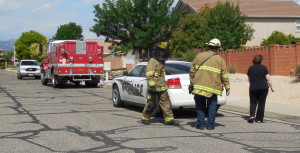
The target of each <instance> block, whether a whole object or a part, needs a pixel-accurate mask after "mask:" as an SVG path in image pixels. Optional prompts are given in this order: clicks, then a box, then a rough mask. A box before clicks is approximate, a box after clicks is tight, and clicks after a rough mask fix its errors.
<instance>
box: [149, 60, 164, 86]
mask: <svg viewBox="0 0 300 153" xmlns="http://www.w3.org/2000/svg"><path fill="white" fill-rule="evenodd" d="M165 75H166V68H165V66H164V65H163V64H162V63H161V62H160V61H158V60H156V59H154V58H151V59H150V60H149V62H148V64H147V70H146V79H147V81H148V89H149V88H150V86H155V88H156V91H166V90H168V88H169V86H168V83H167V82H166V81H165Z"/></svg>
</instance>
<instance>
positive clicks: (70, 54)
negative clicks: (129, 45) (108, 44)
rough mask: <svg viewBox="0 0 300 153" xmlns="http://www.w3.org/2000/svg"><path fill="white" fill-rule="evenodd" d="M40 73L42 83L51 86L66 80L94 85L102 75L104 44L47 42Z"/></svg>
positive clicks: (74, 41)
mask: <svg viewBox="0 0 300 153" xmlns="http://www.w3.org/2000/svg"><path fill="white" fill-rule="evenodd" d="M41 50H42V45H41V46H40V51H41ZM41 73H42V74H41V81H42V84H43V85H47V84H48V82H49V81H50V82H52V87H53V88H57V87H59V86H60V85H63V84H67V83H68V81H69V82H73V83H74V84H75V85H79V83H80V82H81V81H84V82H85V85H86V86H87V87H97V85H98V83H99V81H100V76H101V75H103V46H99V45H98V43H97V42H89V41H77V40H56V41H52V42H49V43H48V46H47V56H46V58H45V59H44V60H43V62H42V64H41Z"/></svg>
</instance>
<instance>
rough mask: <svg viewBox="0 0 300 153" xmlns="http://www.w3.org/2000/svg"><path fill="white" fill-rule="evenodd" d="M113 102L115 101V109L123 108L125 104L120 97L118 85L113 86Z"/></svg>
mask: <svg viewBox="0 0 300 153" xmlns="http://www.w3.org/2000/svg"><path fill="white" fill-rule="evenodd" d="M112 100H113V106H115V107H122V106H123V102H122V100H121V97H120V91H119V88H118V86H117V85H114V86H113V91H112Z"/></svg>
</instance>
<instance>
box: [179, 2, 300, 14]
mask: <svg viewBox="0 0 300 153" xmlns="http://www.w3.org/2000/svg"><path fill="white" fill-rule="evenodd" d="M182 1H183V2H184V3H186V4H189V6H190V7H192V8H193V9H194V10H199V9H201V7H203V6H205V5H210V6H213V5H215V4H216V3H217V2H218V1H223V2H225V1H226V0H182ZM230 1H232V2H233V3H234V4H237V3H239V6H240V10H241V11H242V12H243V13H244V14H245V15H247V16H283V17H284V16H289V17H292V16H296V17H300V5H298V4H297V3H295V2H293V1H292V0H281V1H280V0H275V1H274V0H230Z"/></svg>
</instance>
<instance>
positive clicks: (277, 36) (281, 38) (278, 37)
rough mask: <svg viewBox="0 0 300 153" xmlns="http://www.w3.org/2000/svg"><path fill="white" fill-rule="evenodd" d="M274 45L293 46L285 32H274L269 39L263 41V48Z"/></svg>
mask: <svg viewBox="0 0 300 153" xmlns="http://www.w3.org/2000/svg"><path fill="white" fill-rule="evenodd" d="M272 44H278V45H288V44H291V41H290V38H289V37H288V36H287V35H285V34H284V33H283V32H280V31H273V32H272V34H271V35H270V36H269V37H268V38H267V39H263V41H262V42H261V46H270V45H272Z"/></svg>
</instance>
